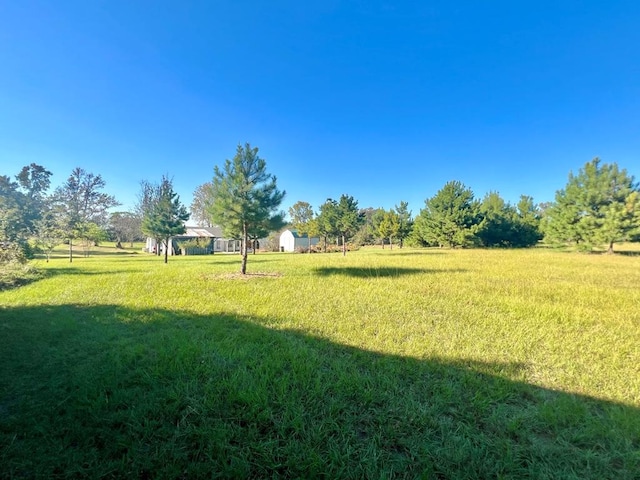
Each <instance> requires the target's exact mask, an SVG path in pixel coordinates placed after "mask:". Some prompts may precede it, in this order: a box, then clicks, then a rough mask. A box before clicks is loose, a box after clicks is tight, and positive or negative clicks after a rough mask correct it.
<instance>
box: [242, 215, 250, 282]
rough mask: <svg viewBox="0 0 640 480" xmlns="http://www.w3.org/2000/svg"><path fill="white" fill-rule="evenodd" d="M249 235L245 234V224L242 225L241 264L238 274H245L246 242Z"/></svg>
mask: <svg viewBox="0 0 640 480" xmlns="http://www.w3.org/2000/svg"><path fill="white" fill-rule="evenodd" d="M248 241H249V234H248V233H247V224H246V223H243V224H242V244H241V245H240V254H241V255H242V264H241V265H240V273H242V275H246V274H247V242H248Z"/></svg>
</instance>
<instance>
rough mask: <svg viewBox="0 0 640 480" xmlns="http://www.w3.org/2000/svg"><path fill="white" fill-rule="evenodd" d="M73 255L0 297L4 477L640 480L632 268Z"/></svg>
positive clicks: (461, 260)
mask: <svg viewBox="0 0 640 480" xmlns="http://www.w3.org/2000/svg"><path fill="white" fill-rule="evenodd" d="M622 250H624V251H625V254H624V255H623V254H618V255H596V254H577V253H564V252H559V251H554V250H550V249H533V250H507V251H503V250H438V249H433V250H432V249H426V250H410V249H402V250H400V249H397V248H394V250H393V251H390V250H389V249H388V248H387V249H386V250H382V249H380V248H375V249H373V248H370V249H363V250H360V251H357V252H350V253H349V254H348V255H347V256H346V257H342V256H341V255H340V254H313V255H301V254H258V255H250V257H249V264H248V271H249V273H250V275H248V276H247V277H246V278H242V277H240V276H238V275H237V274H236V272H237V271H238V270H239V262H240V258H239V256H237V255H224V254H216V255H213V256H206V257H197V256H194V257H172V258H170V259H169V263H168V264H166V265H165V264H164V263H162V260H161V259H160V258H158V257H154V256H151V255H147V254H143V253H140V246H139V245H136V246H135V248H133V249H130V250H128V251H126V252H123V253H116V250H115V249H113V248H112V247H110V246H106V247H103V248H101V249H97V250H95V251H94V252H92V254H91V255H90V256H89V257H88V258H83V257H82V256H81V255H79V254H76V257H75V259H74V262H73V263H69V262H68V260H66V259H65V258H64V256H63V255H64V251H61V252H60V254H59V255H55V256H54V258H52V260H51V261H50V262H49V263H45V262H44V261H43V260H38V261H37V262H36V264H37V266H38V267H39V268H41V269H43V270H44V271H45V276H44V278H43V279H41V280H37V281H34V282H32V283H29V284H27V285H25V286H22V287H20V288H16V289H11V290H6V291H0V330H1V331H2V334H1V335H0V473H1V475H0V476H2V477H5V478H33V477H59V478H67V477H84V476H90V477H107V478H109V477H113V478H115V477H133V478H194V477H227V478H228V477H235V478H247V477H253V478H263V477H294V478H313V477H319V476H325V477H326V478H391V477H393V478H395V477H402V478H470V479H471V478H523V477H524V478H563V479H564V478H576V479H583V478H593V479H602V478H611V479H634V478H640V473H639V472H640V248H637V249H636V248H634V246H633V245H630V246H627V247H626V248H622Z"/></svg>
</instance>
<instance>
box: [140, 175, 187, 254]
mask: <svg viewBox="0 0 640 480" xmlns="http://www.w3.org/2000/svg"><path fill="white" fill-rule="evenodd" d="M157 194H158V195H157V198H156V199H155V200H154V201H153V202H152V203H150V204H149V205H147V207H146V211H145V214H144V216H143V218H142V232H143V233H144V234H145V235H149V236H150V237H153V238H157V239H162V243H163V244H164V263H167V261H168V255H169V248H170V246H169V242H170V241H171V237H173V236H175V235H180V234H182V233H184V232H185V231H186V228H185V226H184V222H186V221H187V220H188V219H189V212H188V211H187V209H186V207H185V206H184V205H182V203H181V202H180V197H179V196H178V194H177V193H175V192H174V191H173V183H172V181H171V180H170V179H169V178H167V177H166V176H163V177H162V181H161V182H160V185H159V186H158V190H157Z"/></svg>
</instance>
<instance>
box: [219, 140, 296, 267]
mask: <svg viewBox="0 0 640 480" xmlns="http://www.w3.org/2000/svg"><path fill="white" fill-rule="evenodd" d="M266 167H267V164H266V162H265V161H264V160H263V159H262V158H260V157H259V156H258V148H251V146H250V145H249V144H248V143H246V144H245V146H244V147H243V146H242V145H238V148H237V149H236V154H235V156H234V157H233V160H228V159H227V160H226V161H225V163H224V166H223V168H222V169H220V168H218V166H216V167H215V169H214V177H213V187H212V193H213V202H212V204H211V205H210V207H209V212H210V214H211V219H212V220H213V223H214V224H217V225H220V226H221V227H222V228H223V230H224V231H225V234H226V235H227V236H229V237H231V238H241V239H242V247H241V254H242V263H241V267H240V272H241V273H242V274H243V275H245V274H246V273H247V251H248V250H247V247H248V244H249V238H250V236H251V235H252V234H254V235H255V234H256V233H257V232H259V231H261V230H263V229H264V226H265V225H270V224H273V223H274V222H275V220H276V217H277V216H278V215H281V214H280V212H276V210H277V209H278V207H279V206H280V203H282V200H283V198H284V196H285V192H284V191H282V192H281V191H280V190H278V188H277V185H276V177H275V176H273V175H270V174H268V173H267V170H266Z"/></svg>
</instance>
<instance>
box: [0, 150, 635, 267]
mask: <svg viewBox="0 0 640 480" xmlns="http://www.w3.org/2000/svg"><path fill="white" fill-rule="evenodd" d="M50 177H51V172H50V171H48V170H47V169H46V168H44V167H42V166H40V165H37V164H35V163H32V164H30V165H28V166H25V167H23V168H22V169H21V170H20V171H19V172H18V173H17V174H16V175H15V176H14V177H13V179H12V178H11V177H10V176H7V175H1V176H0V262H2V263H6V262H11V261H18V262H24V261H26V259H28V258H31V257H32V256H33V254H34V252H35V251H36V250H39V251H42V252H43V253H45V254H46V255H47V259H48V255H49V254H50V252H51V251H52V249H53V248H54V247H55V246H57V245H59V244H60V243H61V242H65V243H67V244H68V245H69V260H70V261H73V245H74V244H75V243H79V244H80V245H82V246H83V247H84V251H85V252H88V251H89V249H90V248H91V245H94V244H96V243H98V242H100V241H103V240H106V239H111V240H113V241H116V242H117V244H118V245H120V244H121V243H122V242H125V241H129V242H133V241H136V240H140V239H143V238H144V237H145V236H148V237H153V238H156V239H157V241H158V243H159V244H160V243H161V244H163V245H164V246H165V249H164V250H165V262H166V261H167V257H166V254H167V251H168V248H167V246H168V242H169V241H170V238H171V237H172V236H175V235H179V234H181V233H184V231H185V227H184V225H185V222H186V221H187V220H188V219H189V217H190V216H191V218H193V219H194V220H196V221H197V222H199V223H200V224H202V225H206V226H212V225H219V226H220V227H222V228H223V231H224V233H225V236H227V238H234V239H241V240H242V242H241V243H242V251H241V253H242V261H241V272H242V273H246V263H247V251H248V249H249V248H250V245H251V244H252V242H254V241H255V240H257V239H259V238H264V237H266V236H267V235H268V234H269V233H270V232H274V231H278V230H280V229H282V228H283V227H284V226H287V225H288V226H290V227H291V228H295V229H297V230H298V232H299V233H301V234H302V235H303V236H307V237H319V238H321V239H322V242H321V247H320V248H321V249H322V250H325V251H326V249H327V248H329V247H331V248H336V247H335V246H337V247H339V248H340V249H341V250H342V252H343V254H346V252H347V250H348V248H349V246H350V245H355V246H358V245H371V244H378V245H381V246H382V247H383V248H385V246H387V245H388V246H389V247H390V248H393V245H394V244H396V245H397V246H399V247H400V248H402V246H404V245H405V244H409V245H412V246H439V247H450V248H454V247H474V246H477V247H528V246H533V245H536V244H537V243H538V242H539V241H541V240H544V241H545V242H547V243H551V244H563V245H566V244H571V245H574V246H577V247H578V248H580V249H584V250H591V249H593V248H595V247H600V246H604V247H606V249H607V251H608V252H613V248H614V244H615V243H616V242H621V241H638V240H640V188H639V185H638V183H637V182H636V181H635V179H634V177H633V176H632V175H630V174H628V173H627V171H626V170H625V169H621V168H619V167H618V165H617V164H615V163H613V164H606V163H602V162H601V161H600V159H598V158H595V159H593V160H592V161H590V162H587V163H586V164H585V165H584V166H583V167H582V168H581V169H580V170H579V171H578V173H577V174H574V173H573V172H571V173H570V174H569V178H568V182H567V184H566V186H565V187H564V188H563V189H560V190H558V191H557V192H556V195H555V199H554V201H553V202H549V203H543V204H535V203H534V201H533V199H532V198H531V197H529V196H526V195H522V196H521V198H520V200H519V201H518V203H517V204H516V205H512V204H511V203H509V202H506V201H505V200H504V199H502V198H501V197H500V195H499V194H498V192H489V193H488V194H486V195H485V196H484V197H483V198H482V199H478V198H476V197H475V195H474V193H473V192H472V191H471V189H469V188H468V187H466V186H465V185H464V184H462V183H461V182H459V181H451V182H448V183H446V184H445V185H444V186H443V187H442V188H441V189H440V190H439V191H438V192H436V193H435V195H433V196H432V197H430V198H428V199H426V200H425V204H424V207H423V208H422V209H421V210H420V211H419V213H418V214H417V215H415V217H414V216H413V215H412V212H411V211H409V209H408V204H407V202H404V201H401V202H399V204H398V205H396V206H395V207H394V208H392V209H388V210H386V209H381V208H360V207H359V206H358V201H357V200H356V199H355V198H353V197H352V196H351V195H347V194H343V195H341V196H340V198H339V199H332V198H328V199H327V200H326V201H325V202H324V203H323V204H322V205H320V206H319V208H318V210H317V211H314V209H313V207H312V206H311V205H310V204H309V203H308V202H305V201H302V200H301V201H298V202H296V203H294V204H293V205H292V206H291V207H290V208H289V211H288V215H289V217H290V221H289V223H287V222H286V213H285V212H283V211H281V210H279V206H280V204H281V202H282V200H283V199H284V196H285V192H284V191H281V190H279V189H278V187H277V180H276V177H275V176H273V175H271V174H269V173H267V170H266V161H265V160H264V159H262V158H261V157H260V156H259V155H258V148H255V147H251V145H250V144H248V143H247V144H245V145H238V147H237V149H236V154H235V156H234V157H233V158H232V159H231V160H229V159H227V160H225V162H224V163H223V164H222V166H221V167H218V166H215V167H214V175H213V179H212V180H211V181H210V182H206V183H204V184H203V185H200V186H198V187H197V189H196V191H195V192H194V197H193V203H192V204H191V208H190V212H189V211H188V210H187V208H186V207H185V206H184V205H182V203H181V202H180V199H179V196H178V195H177V194H176V193H175V192H174V190H173V185H172V181H171V179H170V178H168V177H167V176H163V177H162V179H161V181H160V182H159V183H157V184H155V183H151V182H148V181H144V180H143V181H142V182H141V190H140V193H139V198H138V203H137V204H136V206H135V208H134V209H133V210H132V211H116V212H112V211H111V210H113V209H114V208H115V207H117V206H119V202H118V201H117V200H116V199H115V197H114V196H112V195H109V194H107V193H104V192H103V191H102V190H103V189H104V187H105V182H104V180H103V179H102V177H101V176H100V175H94V174H92V173H90V172H87V171H85V170H84V169H82V168H80V167H78V168H75V169H73V171H72V172H71V174H70V175H69V177H68V178H67V180H66V181H65V182H64V183H63V184H62V185H60V186H58V187H57V188H56V189H55V190H54V191H53V192H52V193H49V188H50ZM308 250H309V251H311V244H310V243H309V248H308Z"/></svg>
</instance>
